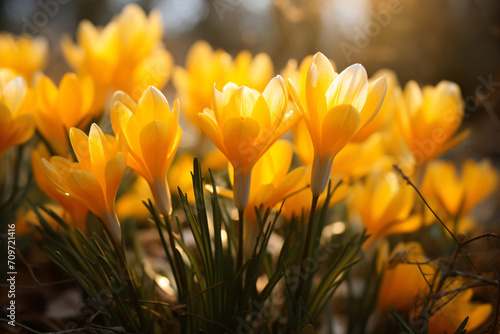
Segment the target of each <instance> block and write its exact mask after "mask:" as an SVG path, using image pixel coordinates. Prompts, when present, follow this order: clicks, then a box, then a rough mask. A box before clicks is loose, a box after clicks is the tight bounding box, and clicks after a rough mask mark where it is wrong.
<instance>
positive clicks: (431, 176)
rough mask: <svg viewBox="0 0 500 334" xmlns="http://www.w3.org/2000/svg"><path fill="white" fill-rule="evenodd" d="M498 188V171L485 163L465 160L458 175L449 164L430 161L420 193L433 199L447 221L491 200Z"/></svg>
mask: <svg viewBox="0 0 500 334" xmlns="http://www.w3.org/2000/svg"><path fill="white" fill-rule="evenodd" d="M497 185H498V171H497V170H496V169H495V168H494V167H493V166H492V164H491V161H490V160H488V159H484V160H482V161H480V162H476V161H474V160H473V159H467V160H466V161H465V162H464V164H463V166H462V172H461V173H460V175H459V174H458V171H457V168H456V167H455V165H454V164H453V163H452V162H448V161H433V162H432V163H430V164H429V166H428V167H427V169H426V172H425V176H424V182H423V186H422V192H423V193H424V194H426V195H428V196H430V197H431V198H434V199H436V200H437V202H438V203H439V204H440V206H442V207H443V208H444V209H445V211H446V213H447V214H448V216H449V218H458V216H464V215H467V214H468V213H469V212H470V211H471V210H472V209H473V208H474V207H475V206H476V205H477V204H479V203H480V202H482V201H484V200H485V199H486V198H487V197H488V196H490V195H491V194H492V193H493V192H494V191H495V190H496V189H497Z"/></svg>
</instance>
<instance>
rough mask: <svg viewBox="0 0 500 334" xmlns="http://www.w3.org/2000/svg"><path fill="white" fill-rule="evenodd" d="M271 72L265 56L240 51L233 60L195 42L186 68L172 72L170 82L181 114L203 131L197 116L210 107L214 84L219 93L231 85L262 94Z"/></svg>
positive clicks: (202, 43) (267, 57)
mask: <svg viewBox="0 0 500 334" xmlns="http://www.w3.org/2000/svg"><path fill="white" fill-rule="evenodd" d="M273 73H274V69H273V63H272V61H271V59H270V58H269V56H268V55H267V54H265V53H259V54H257V55H256V56H255V57H252V55H251V54H250V53H249V52H248V51H242V52H240V53H239V54H238V55H237V56H236V58H235V59H233V58H232V57H231V56H230V55H229V54H228V53H226V52H225V51H223V50H213V49H212V47H211V46H210V44H208V43H207V42H205V41H197V42H195V43H194V44H193V45H192V46H191V48H190V49H189V52H188V55H187V58H186V64H185V68H182V67H177V68H176V69H175V72H174V77H173V81H174V84H175V87H176V89H177V91H178V93H179V96H180V99H181V101H183V111H184V113H185V114H186V115H187V117H188V119H189V121H190V122H191V123H192V124H194V125H195V126H197V127H198V128H200V130H202V128H201V125H200V121H199V119H198V116H197V114H198V113H201V112H203V110H204V109H205V108H210V106H211V101H212V95H213V87H214V84H215V88H217V89H219V90H220V89H222V88H223V86H224V85H225V84H226V83H227V82H233V83H235V84H236V85H238V86H247V87H250V88H252V89H255V90H257V91H259V92H262V91H263V90H264V89H265V88H266V85H267V83H268V82H269V80H271V78H272V76H273Z"/></svg>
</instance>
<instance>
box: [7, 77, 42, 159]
mask: <svg viewBox="0 0 500 334" xmlns="http://www.w3.org/2000/svg"><path fill="white" fill-rule="evenodd" d="M12 75H13V72H12V71H8V70H3V71H0V156H1V155H2V154H3V153H4V152H5V151H6V150H7V149H8V148H9V147H11V146H17V145H21V144H24V143H25V142H27V141H28V140H29V139H30V138H31V136H32V135H33V133H34V132H35V121H34V119H33V115H32V114H30V113H28V112H31V111H32V109H33V99H32V94H30V92H29V91H28V87H27V84H26V81H25V80H24V78H23V77H21V76H19V77H15V78H12Z"/></svg>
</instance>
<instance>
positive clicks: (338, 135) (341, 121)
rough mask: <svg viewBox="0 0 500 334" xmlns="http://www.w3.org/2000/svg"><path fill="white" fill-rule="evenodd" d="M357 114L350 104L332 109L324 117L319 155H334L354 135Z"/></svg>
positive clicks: (356, 126) (357, 121)
mask: <svg viewBox="0 0 500 334" xmlns="http://www.w3.org/2000/svg"><path fill="white" fill-rule="evenodd" d="M359 121H360V116H359V112H358V111H357V110H356V109H355V108H354V107H353V106H352V105H350V104H341V105H338V106H335V107H333V108H332V109H331V110H330V111H328V113H327V114H326V116H325V119H324V120H323V125H322V129H321V152H320V154H327V155H329V154H336V153H337V152H338V151H340V150H341V149H342V148H343V147H344V146H345V145H346V144H347V143H348V142H349V140H350V139H351V138H352V136H353V135H354V134H355V133H356V130H357V128H358V125H359Z"/></svg>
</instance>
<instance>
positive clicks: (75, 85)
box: [35, 73, 98, 155]
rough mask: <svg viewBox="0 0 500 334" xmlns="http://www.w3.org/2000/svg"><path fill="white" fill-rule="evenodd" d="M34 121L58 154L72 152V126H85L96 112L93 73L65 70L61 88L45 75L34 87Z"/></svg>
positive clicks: (83, 127) (82, 127) (81, 127)
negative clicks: (70, 148) (86, 74)
mask: <svg viewBox="0 0 500 334" xmlns="http://www.w3.org/2000/svg"><path fill="white" fill-rule="evenodd" d="M35 93H36V100H37V102H36V112H35V122H36V126H37V128H38V131H40V134H41V135H42V136H43V137H44V139H45V140H46V141H47V142H48V143H49V145H50V148H51V150H52V151H54V152H55V153H57V154H60V155H66V154H67V153H68V152H69V142H68V133H69V130H70V129H71V128H72V127H76V128H79V129H85V128H86V127H87V126H88V124H89V123H90V121H91V120H92V118H93V117H96V116H97V111H98V110H96V109H95V108H94V107H93V106H94V84H93V82H92V80H91V78H90V77H88V76H87V77H82V78H80V77H78V76H77V75H76V74H74V73H66V74H65V75H64V76H63V78H62V79H61V82H60V83H59V88H58V87H56V85H54V83H53V82H52V80H50V79H49V78H48V77H43V78H41V79H40V81H39V82H38V85H37V86H36V89H35Z"/></svg>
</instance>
